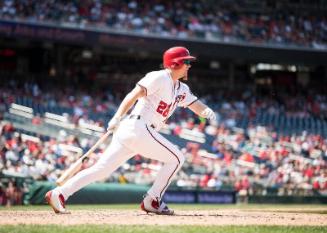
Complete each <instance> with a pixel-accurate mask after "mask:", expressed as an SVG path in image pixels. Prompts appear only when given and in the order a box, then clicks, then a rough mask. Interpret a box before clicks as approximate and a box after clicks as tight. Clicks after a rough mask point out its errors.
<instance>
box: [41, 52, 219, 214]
mask: <svg viewBox="0 0 327 233" xmlns="http://www.w3.org/2000/svg"><path fill="white" fill-rule="evenodd" d="M195 59H196V58H195V57H193V56H191V55H190V53H189V51H188V50H187V49H186V48H185V47H172V48H170V49H168V50H167V51H165V53H164V55H163V65H164V69H162V70H159V71H153V72H150V73H147V74H146V75H145V77H143V78H142V79H141V80H140V81H139V82H138V83H137V85H136V86H135V88H134V89H133V90H132V91H131V92H129V93H128V94H127V95H126V97H125V98H124V100H123V101H122V103H121V104H120V106H119V108H118V110H117V112H116V113H115V115H114V117H113V118H112V119H111V120H110V121H109V123H108V128H107V130H112V131H114V134H113V138H112V141H111V143H110V145H109V146H108V148H106V150H105V151H104V153H103V155H102V156H101V157H100V159H99V160H98V161H97V163H95V164H94V165H93V166H91V167H90V168H88V169H85V170H82V171H80V172H79V173H77V174H76V175H75V176H73V177H72V178H70V179H69V180H68V181H67V182H66V183H65V184H64V185H63V186H60V187H57V188H55V189H53V190H51V191H49V192H48V193H47V194H46V196H45V199H46V201H47V202H48V203H49V204H50V205H51V206H52V208H53V210H54V211H55V212H56V213H68V211H67V210H66V208H65V200H67V199H68V198H69V197H70V196H71V195H72V194H73V193H75V192H76V191H78V190H80V189H81V188H83V187H85V186H86V185H88V184H90V183H92V182H94V181H97V180H102V179H104V178H106V177H108V176H109V175H110V174H111V173H112V172H114V171H115V170H116V169H117V168H118V167H119V166H121V165H122V164H123V163H125V162H126V161H127V160H129V159H130V158H131V157H133V156H134V155H135V154H141V155H143V156H144V157H147V158H150V159H154V160H158V161H160V162H162V163H163V166H162V167H161V169H160V171H159V172H158V175H157V177H156V179H155V181H154V183H153V185H152V187H151V188H150V189H149V190H148V192H147V194H146V195H145V197H144V199H143V201H142V203H141V209H142V210H143V211H145V212H147V213H149V212H151V213H155V214H163V215H173V214H174V211H173V210H172V209H170V208H168V206H167V205H166V204H165V203H164V202H163V201H162V200H161V199H162V197H163V195H164V193H165V191H166V189H167V188H168V186H169V184H170V182H171V181H172V179H173V177H174V176H175V175H176V173H177V172H178V171H179V169H180V168H181V167H182V165H183V163H184V160H185V158H184V155H183V153H182V152H181V151H180V150H179V149H178V148H177V147H176V146H175V145H174V144H172V143H171V142H170V141H168V140H167V139H166V138H164V137H163V136H162V135H161V134H159V133H158V131H159V130H160V128H161V127H162V126H163V125H164V124H165V122H166V120H167V119H168V118H169V117H170V116H171V114H172V113H173V112H174V110H175V109H176V107H184V108H189V109H190V110H192V111H193V112H194V113H196V114H198V115H199V116H201V117H204V118H207V119H210V120H212V119H215V118H216V116H215V113H214V112H213V111H212V110H211V109H210V108H209V107H208V106H206V105H205V104H204V103H202V102H201V101H200V100H199V99H198V98H197V97H196V96H194V95H193V94H192V93H191V92H190V89H189V87H188V86H187V85H186V84H185V83H183V82H181V81H180V80H181V79H182V80H187V77H188V70H189V69H190V67H191V61H193V60H195ZM135 103H136V105H135V107H134V109H133V110H132V112H131V113H130V115H128V116H126V117H124V119H123V116H124V115H125V114H126V113H127V112H128V111H129V110H130V109H131V108H132V106H134V104H135Z"/></svg>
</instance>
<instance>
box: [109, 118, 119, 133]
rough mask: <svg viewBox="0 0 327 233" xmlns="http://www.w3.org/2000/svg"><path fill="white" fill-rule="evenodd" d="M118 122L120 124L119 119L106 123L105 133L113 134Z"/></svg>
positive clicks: (112, 119)
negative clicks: (110, 132)
mask: <svg viewBox="0 0 327 233" xmlns="http://www.w3.org/2000/svg"><path fill="white" fill-rule="evenodd" d="M119 122H120V118H119V117H113V118H111V120H110V121H109V122H108V127H107V131H112V132H114V131H115V130H116V129H117V128H118V125H119Z"/></svg>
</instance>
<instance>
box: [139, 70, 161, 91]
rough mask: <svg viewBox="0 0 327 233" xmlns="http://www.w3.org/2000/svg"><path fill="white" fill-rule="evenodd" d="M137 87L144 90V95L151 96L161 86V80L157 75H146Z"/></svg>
mask: <svg viewBox="0 0 327 233" xmlns="http://www.w3.org/2000/svg"><path fill="white" fill-rule="evenodd" d="M137 85H139V86H141V87H143V88H145V89H146V95H147V96H149V95H152V94H153V93H155V92H157V91H158V90H159V88H160V86H161V78H160V76H159V75H153V73H148V74H146V75H145V76H144V78H142V79H141V80H140V81H139V82H138V83H137Z"/></svg>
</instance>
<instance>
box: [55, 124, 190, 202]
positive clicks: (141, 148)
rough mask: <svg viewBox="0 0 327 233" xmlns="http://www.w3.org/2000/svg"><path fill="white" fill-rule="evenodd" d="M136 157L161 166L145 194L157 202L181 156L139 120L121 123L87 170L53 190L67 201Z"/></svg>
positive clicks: (172, 146)
mask: <svg viewBox="0 0 327 233" xmlns="http://www.w3.org/2000/svg"><path fill="white" fill-rule="evenodd" d="M136 154H140V155H142V156H144V157H147V158H150V159H154V160H158V161H160V162H163V163H164V164H163V166H162V167H161V169H160V171H159V172H158V175H157V177H156V179H155V181H154V184H153V185H152V187H151V188H150V190H149V191H148V194H149V195H150V196H151V197H152V198H154V199H156V198H159V199H161V198H162V197H163V194H164V192H165V191H166V189H167V187H168V186H169V184H170V182H171V180H172V178H173V177H174V175H175V174H176V173H177V172H178V171H179V169H180V168H181V166H182V165H183V163H184V161H185V158H184V155H183V153H182V152H181V151H180V150H179V149H178V148H177V147H176V146H175V145H174V144H172V143H171V142H169V141H168V140H167V139H166V138H164V137H163V136H161V135H160V134H159V133H158V132H157V131H155V130H154V129H153V128H152V127H150V126H148V125H146V123H145V122H144V121H143V120H142V119H125V120H123V121H122V122H121V123H120V125H119V127H118V129H117V131H116V132H115V134H114V135H113V138H112V141H111V143H110V145H109V146H108V148H107V149H106V150H105V151H104V153H103V154H102V155H101V157H100V159H99V160H98V161H97V162H96V163H95V164H94V165H93V166H91V167H90V168H87V169H85V170H82V171H80V172H79V173H77V174H76V175H75V176H74V177H72V178H71V179H69V180H68V181H67V182H66V183H65V184H64V185H63V186H61V187H57V188H56V189H57V190H59V192H61V193H62V194H63V196H64V198H65V200H67V199H68V197H69V196H71V195H72V194H73V193H75V192H76V191H78V190H80V189H81V188H83V187H85V186H86V185H88V184H90V183H92V182H94V181H97V180H102V179H105V178H106V177H108V176H109V175H110V174H111V173H113V172H114V171H115V170H116V169H117V168H118V167H120V166H121V165H122V164H124V163H125V162H126V161H127V160H129V159H130V158H131V157H133V156H134V155H136Z"/></svg>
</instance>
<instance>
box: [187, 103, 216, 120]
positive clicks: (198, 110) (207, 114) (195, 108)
mask: <svg viewBox="0 0 327 233" xmlns="http://www.w3.org/2000/svg"><path fill="white" fill-rule="evenodd" d="M188 108H189V109H190V110H191V111H192V112H194V113H195V114H197V115H199V116H201V117H204V118H207V119H209V120H215V119H216V114H215V112H214V111H213V110H212V109H211V108H209V107H208V106H207V105H205V104H204V103H203V102H202V101H201V100H199V99H197V100H196V101H195V102H193V103H192V104H190V105H189V106H188Z"/></svg>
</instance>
